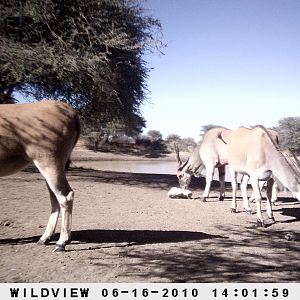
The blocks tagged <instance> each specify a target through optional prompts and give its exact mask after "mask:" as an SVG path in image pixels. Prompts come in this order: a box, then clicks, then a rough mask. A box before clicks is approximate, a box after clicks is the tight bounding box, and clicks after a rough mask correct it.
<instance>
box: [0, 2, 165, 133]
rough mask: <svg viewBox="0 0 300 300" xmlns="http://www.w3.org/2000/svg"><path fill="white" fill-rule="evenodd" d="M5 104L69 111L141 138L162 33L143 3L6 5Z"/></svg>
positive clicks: (0, 65)
mask: <svg viewBox="0 0 300 300" xmlns="http://www.w3.org/2000/svg"><path fill="white" fill-rule="evenodd" d="M0 17H1V21H0V40H1V42H0V43H1V44H0V95H1V96H0V101H1V102H2V103H3V102H4V100H5V99H6V100H5V101H6V102H7V101H12V99H13V93H14V92H16V91H18V92H21V93H23V94H25V95H31V96H33V97H34V98H36V99H37V100H40V99H42V98H55V99H61V100H63V101H65V102H68V103H71V104H72V105H73V107H75V108H76V109H77V110H78V111H79V113H80V114H81V116H82V117H83V118H84V119H85V121H86V122H88V123H89V124H91V125H92V126H93V125H95V124H99V123H107V122H109V121H113V122H115V121H117V122H122V123H124V124H125V126H126V129H128V130H129V131H130V130H133V131H141V128H143V127H144V126H145V120H144V119H143V117H142V116H141V114H140V109H139V108H140V105H141V104H142V103H143V101H144V100H145V98H146V92H147V87H146V79H147V75H148V72H149V69H148V68H147V66H146V62H145V61H144V60H143V58H142V56H143V54H145V53H146V52H147V51H155V50H156V49H160V48H161V47H162V46H163V44H162V42H161V40H160V38H159V36H158V35H159V34H160V32H161V26H160V23H159V21H158V20H156V19H153V18H151V17H148V16H146V15H145V13H144V11H143V9H142V8H141V5H140V3H139V1H138V0H89V1H79V0H72V1H71V0H64V1H62V0H44V1H37V0H20V1H15V0H7V1H1V4H0Z"/></svg>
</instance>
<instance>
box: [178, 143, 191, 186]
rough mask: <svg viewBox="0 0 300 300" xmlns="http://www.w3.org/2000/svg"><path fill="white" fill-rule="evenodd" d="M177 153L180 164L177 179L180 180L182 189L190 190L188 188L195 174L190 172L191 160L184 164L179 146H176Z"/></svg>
mask: <svg viewBox="0 0 300 300" xmlns="http://www.w3.org/2000/svg"><path fill="white" fill-rule="evenodd" d="M175 153H176V160H177V163H178V166H177V178H178V183H179V186H180V187H181V188H182V189H188V187H189V185H190V183H191V179H192V175H193V173H192V172H191V171H189V169H188V161H189V160H187V161H186V162H182V160H181V158H180V155H179V148H178V144H175Z"/></svg>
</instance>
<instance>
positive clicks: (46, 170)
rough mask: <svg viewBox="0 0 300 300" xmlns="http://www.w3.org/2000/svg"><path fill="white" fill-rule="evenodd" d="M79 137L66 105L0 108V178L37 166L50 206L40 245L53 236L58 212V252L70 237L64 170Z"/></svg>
mask: <svg viewBox="0 0 300 300" xmlns="http://www.w3.org/2000/svg"><path fill="white" fill-rule="evenodd" d="M79 134H80V125H79V119H78V117H77V115H76V113H75V111H74V110H73V108H72V107H71V106H70V105H68V104H66V103H63V102H60V101H53V100H50V101H42V102H37V103H31V104H2V105H0V176H7V175H10V174H13V173H15V172H17V171H19V170H21V169H23V168H24V167H26V166H27V165H28V164H30V163H31V162H33V163H34V164H35V165H36V167H37V168H38V169H39V171H40V172H41V174H42V175H43V176H44V178H45V180H46V182H47V185H48V188H49V192H50V199H51V206H52V211H51V216H50V219H49V222H48V225H47V228H46V231H45V233H44V234H43V236H42V237H41V240H40V243H42V244H45V243H47V242H48V241H49V240H50V239H51V237H52V236H53V235H54V232H55V227H56V222H57V219H58V215H59V213H60V210H61V211H62V229H61V235H60V239H59V241H58V242H57V246H58V248H59V249H64V246H65V244H66V243H67V242H69V241H70V236H71V215H72V206H73V197H74V192H73V191H72V189H71V187H70V186H69V184H68V182H67V179H66V176H65V166H66V163H67V161H68V159H69V157H70V155H71V152H72V150H73V148H74V146H75V144H76V142H77V140H78V137H79Z"/></svg>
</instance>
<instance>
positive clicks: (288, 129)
mask: <svg viewBox="0 0 300 300" xmlns="http://www.w3.org/2000/svg"><path fill="white" fill-rule="evenodd" d="M278 124H279V126H278V127H277V128H276V130H277V131H278V133H279V144H280V147H281V148H282V149H289V150H291V151H292V152H293V153H295V154H297V155H299V154H300V117H289V118H283V119H280V120H279V121H278Z"/></svg>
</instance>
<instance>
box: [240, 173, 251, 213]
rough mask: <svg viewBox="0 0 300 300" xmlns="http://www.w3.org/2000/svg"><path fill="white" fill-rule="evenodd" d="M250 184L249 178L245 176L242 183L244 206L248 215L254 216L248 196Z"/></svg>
mask: <svg viewBox="0 0 300 300" xmlns="http://www.w3.org/2000/svg"><path fill="white" fill-rule="evenodd" d="M248 182H249V176H248V175H243V177H242V181H241V192H242V197H243V205H244V209H245V211H246V213H247V214H252V209H251V208H250V206H249V201H248V195H247V186H248Z"/></svg>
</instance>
